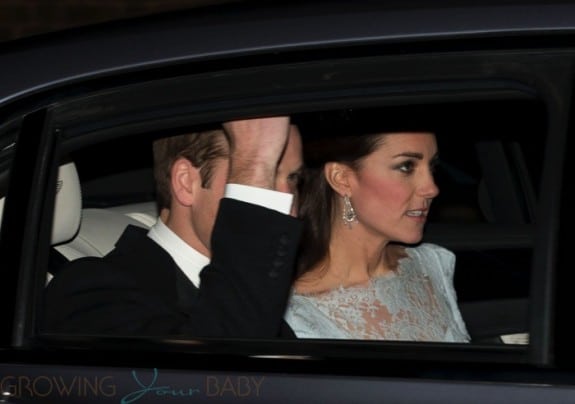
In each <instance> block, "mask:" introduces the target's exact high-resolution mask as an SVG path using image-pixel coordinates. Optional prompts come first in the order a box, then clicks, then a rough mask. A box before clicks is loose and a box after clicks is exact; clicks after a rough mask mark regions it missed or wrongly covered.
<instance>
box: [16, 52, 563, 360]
mask: <svg viewBox="0 0 575 404" xmlns="http://www.w3.org/2000/svg"><path fill="white" fill-rule="evenodd" d="M330 57H333V56H330ZM507 57H508V56H506V55H500V54H497V53H494V54H487V55H483V54H480V53H478V54H465V53H463V54H458V55H446V59H447V60H448V61H453V64H452V65H453V66H456V67H457V68H454V70H449V72H450V73H452V76H450V77H449V79H446V78H445V77H446V75H447V70H445V69H447V68H446V67H445V66H450V63H447V62H445V63H444V62H442V63H439V62H437V61H431V62H429V64H428V65H427V67H428V69H426V70H425V71H422V70H421V67H420V66H421V64H422V63H414V61H418V60H419V59H422V60H426V58H425V55H423V56H421V55H419V56H409V57H404V56H401V55H399V56H398V55H391V56H386V55H384V56H369V57H353V58H350V59H336V60H332V59H329V60H327V61H322V60H319V61H312V62H308V63H301V62H299V61H298V62H295V63H294V62H293V61H291V60H287V61H286V64H287V65H288V66H289V69H286V68H285V66H284V65H282V64H279V63H277V64H273V63H272V64H270V65H269V66H266V65H264V66H255V67H254V66H249V63H247V62H246V64H248V66H247V67H246V66H240V67H230V66H228V65H225V66H224V67H222V68H221V71H219V72H218V74H215V73H213V72H210V71H207V72H206V71H205V70H202V69H208V68H209V66H207V67H206V66H203V67H202V69H199V68H198V69H197V70H193V69H191V70H190V71H191V72H190V71H188V70H186V69H184V67H186V66H184V67H182V68H181V69H178V70H176V73H177V74H175V73H174V70H167V71H166V72H164V71H163V70H161V69H159V70H158V71H154V72H153V74H151V78H149V77H148V76H146V74H142V76H141V77H140V76H138V77H136V78H132V81H130V82H129V83H127V84H124V85H118V84H117V83H118V81H122V79H125V77H114V80H111V81H110V82H107V81H106V80H103V81H102V82H101V83H98V84H99V85H95V84H94V85H93V87H90V88H88V89H86V88H83V87H80V88H78V89H75V90H76V91H68V92H66V94H65V96H64V97H63V98H62V99H60V100H59V102H58V103H51V100H49V101H47V105H46V114H45V121H44V125H42V126H39V130H38V133H37V134H36V135H35V136H44V137H45V138H46V139H48V140H46V142H47V145H48V146H46V152H45V154H44V157H45V158H44V160H42V161H43V162H46V164H48V162H49V164H50V167H51V169H50V170H52V171H50V170H44V171H42V172H43V173H44V175H45V176H46V179H45V182H42V184H43V185H42V186H45V187H46V188H45V193H44V194H42V195H44V197H46V201H44V200H42V199H39V200H38V204H39V206H41V207H37V209H38V222H37V225H38V226H39V229H40V231H39V232H38V241H37V243H38V244H30V245H29V246H28V244H26V246H28V247H27V248H29V249H30V250H31V251H35V252H34V254H32V256H34V257H36V255H35V254H38V258H37V259H35V260H34V261H33V262H29V263H27V264H26V265H24V264H23V265H24V266H25V267H26V268H28V269H29V271H30V276H32V274H34V275H35V276H37V278H38V279H37V280H36V282H37V285H40V284H42V285H45V284H46V283H47V282H48V283H49V282H51V279H52V278H51V277H52V276H54V275H56V276H57V273H58V272H59V270H61V268H63V267H64V266H65V265H66V264H67V263H68V262H69V261H73V260H76V259H80V258H83V257H86V256H88V257H89V256H92V257H99V256H103V255H105V254H107V253H109V252H110V251H111V250H112V249H113V248H114V246H115V244H116V242H117V241H118V239H119V237H120V235H121V234H122V232H123V231H124V229H126V227H128V226H129V225H132V226H136V227H140V228H144V229H149V228H150V227H151V226H153V224H154V223H155V220H156V218H157V215H158V212H157V210H156V207H155V198H156V194H155V187H154V182H153V174H152V160H153V159H152V155H151V145H152V142H153V141H154V140H155V139H158V138H162V137H166V136H172V135H175V134H182V133H187V132H190V131H196V130H200V129H202V128H205V127H207V126H211V125H214V124H218V123H219V122H221V121H223V120H229V119H236V118H245V117H254V116H260V114H262V113H263V114H265V115H275V114H288V115H290V116H291V117H292V119H293V120H294V122H296V123H297V124H298V125H299V126H300V130H301V133H302V139H303V145H304V152H305V154H306V164H309V165H313V164H314V161H313V156H310V151H314V150H315V151H318V150H319V151H322V150H323V149H327V148H329V147H330V145H331V143H332V142H333V140H334V138H336V137H337V136H340V135H342V134H343V132H344V129H345V127H346V125H347V127H354V126H356V125H365V124H366V122H367V123H368V124H369V122H372V123H377V122H379V121H380V120H383V119H385V118H386V117H392V118H393V121H394V123H395V124H397V123H404V122H405V123H406V124H407V125H408V126H413V124H414V123H415V122H414V121H413V119H414V117H417V116H424V117H425V120H424V121H422V122H421V123H423V122H425V124H427V125H429V126H430V127H431V128H432V130H433V131H434V132H435V133H436V136H437V143H438V148H439V164H438V166H437V168H436V170H435V181H436V183H437V186H438V188H439V190H440V192H439V195H438V196H437V197H436V198H435V200H434V202H433V204H432V207H431V210H430V213H429V217H428V223H427V225H426V228H425V233H424V239H423V241H424V242H429V243H435V244H437V245H439V246H442V247H445V248H447V249H449V250H451V251H452V252H453V253H454V256H455V269H454V273H453V284H454V291H455V293H456V297H457V305H458V308H459V309H460V310H461V315H462V318H463V321H464V322H465V324H466V326H467V330H468V332H469V334H470V336H471V344H440V345H442V347H441V350H436V348H435V345H433V344H431V345H430V344H426V343H421V342H409V343H408V344H407V345H403V343H405V342H404V341H402V344H399V345H396V344H394V342H397V341H387V340H378V341H369V342H366V341H359V340H358V341H345V340H342V341H331V340H319V341H313V342H310V341H297V343H296V344H290V345H283V344H282V341H272V342H270V341H266V342H270V344H271V345H265V347H267V348H262V347H263V346H264V345H257V341H255V342H254V344H256V345H250V344H251V342H250V341H247V342H246V341H234V344H235V343H237V345H234V346H233V348H231V349H232V350H234V351H235V352H246V351H247V352H252V351H254V350H255V351H258V349H264V351H265V350H266V349H267V350H269V351H271V352H272V353H273V352H276V353H277V351H279V352H281V353H284V354H291V355H294V354H297V355H300V354H301V355H307V354H311V353H312V351H315V350H316V349H319V350H320V351H321V350H325V354H326V355H328V356H330V355H334V356H338V355H343V356H347V357H350V356H351V357H361V356H362V355H368V354H369V355H371V353H372V350H373V346H374V345H373V343H375V344H377V345H376V346H377V348H378V349H377V350H376V354H377V355H381V356H382V357H385V356H386V355H391V356H394V355H398V354H401V353H403V352H409V350H410V349H413V347H416V348H417V349H421V350H422V352H428V353H429V355H430V357H438V356H442V355H444V354H447V355H450V354H451V353H453V355H454V357H457V358H461V357H467V356H465V355H468V354H469V355H470V356H469V358H472V359H471V360H478V361H482V360H486V359H484V358H483V357H481V355H480V354H479V353H478V352H480V351H481V352H484V351H483V350H484V349H487V350H488V352H495V354H494V355H500V356H498V357H501V358H502V359H501V361H503V362H513V363H515V362H517V361H526V360H527V359H526V358H527V357H528V355H529V351H528V349H531V347H532V346H535V347H542V346H544V345H543V344H535V345H534V344H533V339H532V330H533V327H535V326H534V324H536V323H537V321H538V320H537V318H536V317H535V316H534V314H532V313H536V311H534V310H536V308H537V304H536V302H537V300H535V301H534V300H533V299H534V296H533V290H537V288H538V284H537V282H533V279H534V278H533V274H534V273H535V272H534V271H542V272H541V273H543V272H544V271H545V268H544V267H542V266H538V265H535V264H534V262H535V260H536V259H538V258H537V257H538V256H539V257H540V256H541V254H542V251H543V253H546V252H547V251H548V250H549V249H548V247H547V246H543V247H542V246H541V244H537V242H536V237H535V233H536V231H537V230H538V229H539V228H540V227H539V226H541V217H538V216H537V215H538V213H539V212H540V198H541V197H542V193H541V191H540V189H541V186H542V183H543V178H545V176H544V173H545V169H546V165H549V164H551V166H552V165H553V162H552V161H549V158H548V156H546V154H545V151H546V150H547V148H548V147H549V146H548V142H551V141H553V138H552V136H551V134H550V133H549V127H548V125H549V121H550V119H551V117H549V116H548V115H547V114H548V113H549V110H550V108H549V102H550V101H549V99H548V98H547V97H546V94H541V93H540V92H538V91H536V90H535V89H534V88H532V87H530V85H529V83H527V84H526V83H525V82H522V81H521V80H519V79H516V78H515V77H514V78H513V79H509V78H508V77H507V76H508V75H512V74H511V73H508V71H507V70H506V68H507V67H506V68H505V69H502V71H501V72H499V73H498V74H491V73H490V74H486V73H485V69H482V68H481V66H479V65H478V64H477V60H478V59H479V60H481V61H482V62H483V63H485V64H490V63H492V64H493V66H495V67H493V69H494V71H496V72H498V70H497V66H500V65H499V64H498V63H500V64H501V66H508V65H507V64H506V63H504V62H507V59H506V58H507ZM524 57H525V58H529V57H532V58H533V60H535V61H537V60H538V56H537V55H535V56H533V55H527V56H524ZM418 58H419V59H418ZM509 58H511V57H509ZM512 60H514V61H516V60H518V61H519V62H522V59H521V58H519V57H518V58H517V59H512ZM419 62H421V60H419ZM456 62H457V63H456ZM496 62H497V63H496ZM519 62H518V63H519ZM510 65H512V63H510ZM418 66H419V67H418ZM163 74H165V75H166V77H165V78H161V77H162V75H163ZM330 75H335V76H336V77H338V80H337V81H336V82H335V83H334V82H332V81H331V78H330V77H332V76H330ZM320 77H323V79H318V78H320ZM256 78H257V79H258V80H263V81H264V82H266V83H268V84H270V85H269V86H260V87H258V88H257V90H255V91H254V90H253V89H252V88H251V87H249V86H248V87H246V84H245V83H248V82H250V80H255V79H256ZM532 80H533V81H537V80H539V76H538V72H534V73H533V77H532ZM101 88H104V90H102V89H101ZM274 89H279V90H278V91H274ZM70 94H72V95H70ZM550 139H551V140H550ZM311 154H313V153H311ZM70 162H72V163H73V164H74V169H75V171H76V172H77V175H78V182H79V194H80V195H81V203H82V206H81V213H80V224H79V227H78V229H77V230H76V231H75V232H74V235H73V237H72V238H70V239H67V240H58V242H57V243H54V242H53V240H50V237H49V234H51V222H52V215H53V213H52V211H53V207H54V206H53V205H56V208H57V205H58V203H57V202H55V201H56V199H57V198H58V193H59V192H60V191H59V189H60V188H59V186H60V185H59V184H60V182H59V178H58V170H59V169H60V168H61V167H62V166H64V165H67V164H68V163H70ZM547 170H549V169H548V168H547ZM49 181H51V182H50V183H49ZM48 184H50V185H48ZM38 186H39V187H40V185H38ZM39 189H44V188H39ZM51 192H54V194H53V195H52V194H50V193H51ZM48 196H49V197H50V198H51V199H50V201H48V199H49V198H48ZM543 196H544V197H545V196H546V195H545V194H543ZM55 198H56V199H55ZM42 237H44V238H42ZM35 242H36V241H35ZM40 254H44V256H41V255H40ZM538 254H539V255H538ZM538 276H541V274H539V275H538ZM543 276H545V275H543ZM545 290H546V289H545ZM29 292H30V293H28V294H25V293H22V299H29V301H30V302H32V304H31V308H30V312H34V313H36V314H35V315H29V316H27V317H26V318H28V320H27V321H26V324H27V325H26V327H22V328H21V330H22V338H23V339H24V340H25V339H26V338H30V339H31V340H34V341H37V342H38V343H39V344H48V345H50V344H56V345H58V344H61V343H62V341H63V340H66V338H69V337H71V336H70V335H46V334H43V333H42V332H38V323H37V321H38V318H39V313H41V310H42V293H43V290H42V288H40V287H38V288H36V289H34V288H31V290H30V291H29ZM542 293H546V292H542ZM534 302H535V303H534ZM20 315H22V316H24V315H25V313H20ZM534 318H536V319H535V320H534ZM73 337H74V338H76V337H77V338H78V341H79V343H80V344H86V343H87V342H86V341H88V340H90V336H89V335H83V334H82V330H78V334H77V335H73ZM131 337H133V338H136V339H139V340H149V339H152V340H156V339H157V338H160V339H161V340H162V342H161V344H160V345H161V346H162V347H163V348H161V349H164V348H165V347H166V346H169V347H172V348H173V346H172V345H171V342H170V341H172V339H174V338H171V337H174V336H170V335H166V336H146V335H132V336H131ZM164 337H165V338H164ZM168 337H170V338H168ZM165 339H168V340H169V341H167V342H166V341H165ZM175 339H177V340H178V341H182V340H183V342H182V344H181V345H176V346H177V347H178V348H177V349H180V348H181V349H183V350H189V349H191V350H193V349H195V348H194V347H193V346H192V345H193V344H189V338H186V337H185V336H177V338H175ZM252 342H253V341H252ZM115 343H116V342H111V345H112V346H115V345H114V344H115ZM244 343H245V344H247V345H242V344H244ZM314 344H319V345H314ZM354 344H355V345H354ZM461 345H464V346H461ZM117 346H120V345H117ZM206 346H207V345H206ZM334 346H335V348H334ZM485 346H487V348H486V347H485ZM184 347H185V348H184ZM318 347H319V348H318ZM340 347H341V349H342V350H341V351H340V350H339V348H340ZM380 348H381V349H380ZM475 348H477V350H474V349H475ZM207 349H208V350H209V348H207ZM152 350H153V349H152ZM276 350H277V351H276ZM489 350H492V351H489ZM322 352H323V351H322ZM266 353H267V352H264V353H262V352H259V354H262V355H265V354H266ZM457 355H460V356H457ZM461 355H463V356H461Z"/></svg>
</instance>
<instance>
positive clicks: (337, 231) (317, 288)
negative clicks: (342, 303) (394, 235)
mask: <svg viewBox="0 0 575 404" xmlns="http://www.w3.org/2000/svg"><path fill="white" fill-rule="evenodd" d="M355 226H356V227H354V228H352V229H349V228H348V227H346V226H337V227H335V228H334V231H333V233H332V237H331V241H330V245H329V252H328V256H327V257H325V259H324V260H322V261H321V262H320V263H319V264H318V265H316V266H315V267H314V268H312V269H311V270H310V271H308V272H306V273H305V274H304V275H303V276H302V277H301V278H300V279H298V281H297V282H296V285H295V286H296V291H298V292H301V293H306V292H321V291H325V290H330V289H333V288H335V287H339V286H344V287H346V286H351V285H358V284H363V283H366V282H368V281H369V280H370V279H371V278H373V277H376V276H382V275H385V274H388V273H390V272H392V271H393V269H394V268H395V265H393V263H391V265H390V263H389V262H388V258H389V257H388V254H387V253H386V251H387V247H388V243H389V241H388V240H384V239H382V238H381V237H379V238H377V237H374V236H372V235H367V234H365V232H364V231H363V229H362V228H361V227H359V226H360V225H358V224H356V225H355Z"/></svg>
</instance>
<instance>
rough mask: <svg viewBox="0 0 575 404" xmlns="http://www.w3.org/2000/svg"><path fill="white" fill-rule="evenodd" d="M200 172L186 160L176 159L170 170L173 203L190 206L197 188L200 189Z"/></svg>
mask: <svg viewBox="0 0 575 404" xmlns="http://www.w3.org/2000/svg"><path fill="white" fill-rule="evenodd" d="M201 184H202V183H201V176H200V170H199V169H198V168H196V167H194V165H193V164H192V163H191V162H190V161H189V160H188V159H186V158H183V157H180V158H178V159H177V160H176V161H175V162H174V164H172V169H171V182H170V185H171V191H172V199H173V200H174V202H176V203H178V204H180V205H183V206H192V205H193V204H194V201H195V196H196V195H197V192H198V187H201Z"/></svg>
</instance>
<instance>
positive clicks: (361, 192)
mask: <svg viewBox="0 0 575 404" xmlns="http://www.w3.org/2000/svg"><path fill="white" fill-rule="evenodd" d="M436 162H437V143H436V140H435V135H433V134H432V133H427V132H414V133H411V132H405V133H403V132H402V133H392V134H388V135H385V137H384V138H383V139H382V140H381V141H380V145H379V146H378V147H377V148H376V150H375V151H374V152H373V153H371V154H370V155H368V156H367V157H365V158H364V159H363V160H362V161H361V163H360V167H359V169H358V170H357V171H353V172H352V173H351V176H350V186H351V201H352V204H353V207H354V209H355V211H356V214H357V218H358V220H359V222H360V223H361V225H362V226H363V227H365V229H366V230H367V231H368V233H370V234H374V235H376V236H379V237H383V238H384V239H387V240H388V241H399V242H403V243H409V244H412V243H417V242H419V241H421V238H422V236H423V228H424V225H425V221H426V218H427V213H428V212H429V207H430V205H431V201H432V200H433V198H435V197H436V196H437V194H438V193H439V189H438V188H437V186H436V185H435V181H434V180H433V170H434V166H435V164H436Z"/></svg>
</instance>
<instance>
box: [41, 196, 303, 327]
mask: <svg viewBox="0 0 575 404" xmlns="http://www.w3.org/2000/svg"><path fill="white" fill-rule="evenodd" d="M146 233H147V230H144V229H140V228H137V227H135V226H129V227H128V228H127V229H126V230H125V232H124V234H123V235H122V237H121V238H120V240H119V241H118V243H117V244H116V247H115V249H114V250H113V251H112V252H110V253H109V254H108V255H107V256H105V257H104V258H96V257H89V258H81V259H78V260H75V261H72V262H71V263H70V264H69V265H68V266H67V267H65V268H64V269H62V270H61V271H59V272H58V273H57V274H56V276H55V277H54V278H53V279H52V281H51V282H50V283H49V284H48V286H47V288H46V291H45V296H44V303H45V304H44V315H43V323H42V325H41V331H42V332H49V333H73V334H78V333H79V334H98V335H102V334H103V335H136V336H142V335H146V336H152V335H155V336H166V335H181V336H189V337H194V336H198V337H202V336H207V337H209V336H212V337H257V338H269V337H277V336H283V337H295V336H294V334H293V332H292V331H291V329H290V328H289V326H287V324H286V323H285V322H284V320H283V314H284V311H285V308H286V304H287V299H288V295H289V290H290V286H291V282H292V280H293V273H294V272H293V271H294V265H295V257H296V252H297V246H298V243H299V238H300V233H301V223H300V221H299V220H297V219H294V218H292V217H290V216H288V215H283V214H281V213H278V212H275V211H273V210H270V209H266V208H262V207H259V206H255V205H251V204H247V203H243V202H240V201H237V200H233V199H225V198H224V199H222V200H221V203H220V209H219V212H218V216H217V218H216V222H215V226H214V230H213V234H212V241H211V247H212V259H211V262H210V264H209V265H208V266H207V267H205V268H204V269H203V270H202V272H201V275H200V277H201V286H200V288H199V289H198V288H196V287H195V286H194V284H193V283H192V282H190V281H189V279H188V278H187V277H186V275H185V274H184V273H183V272H182V271H181V270H180V269H179V268H178V266H177V265H176V263H175V262H174V260H173V259H172V258H171V257H170V255H169V254H168V253H167V252H166V251H165V250H164V249H163V248H161V247H160V246H159V245H157V244H156V243H155V242H154V241H153V240H152V239H150V238H149V237H147V235H146Z"/></svg>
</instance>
